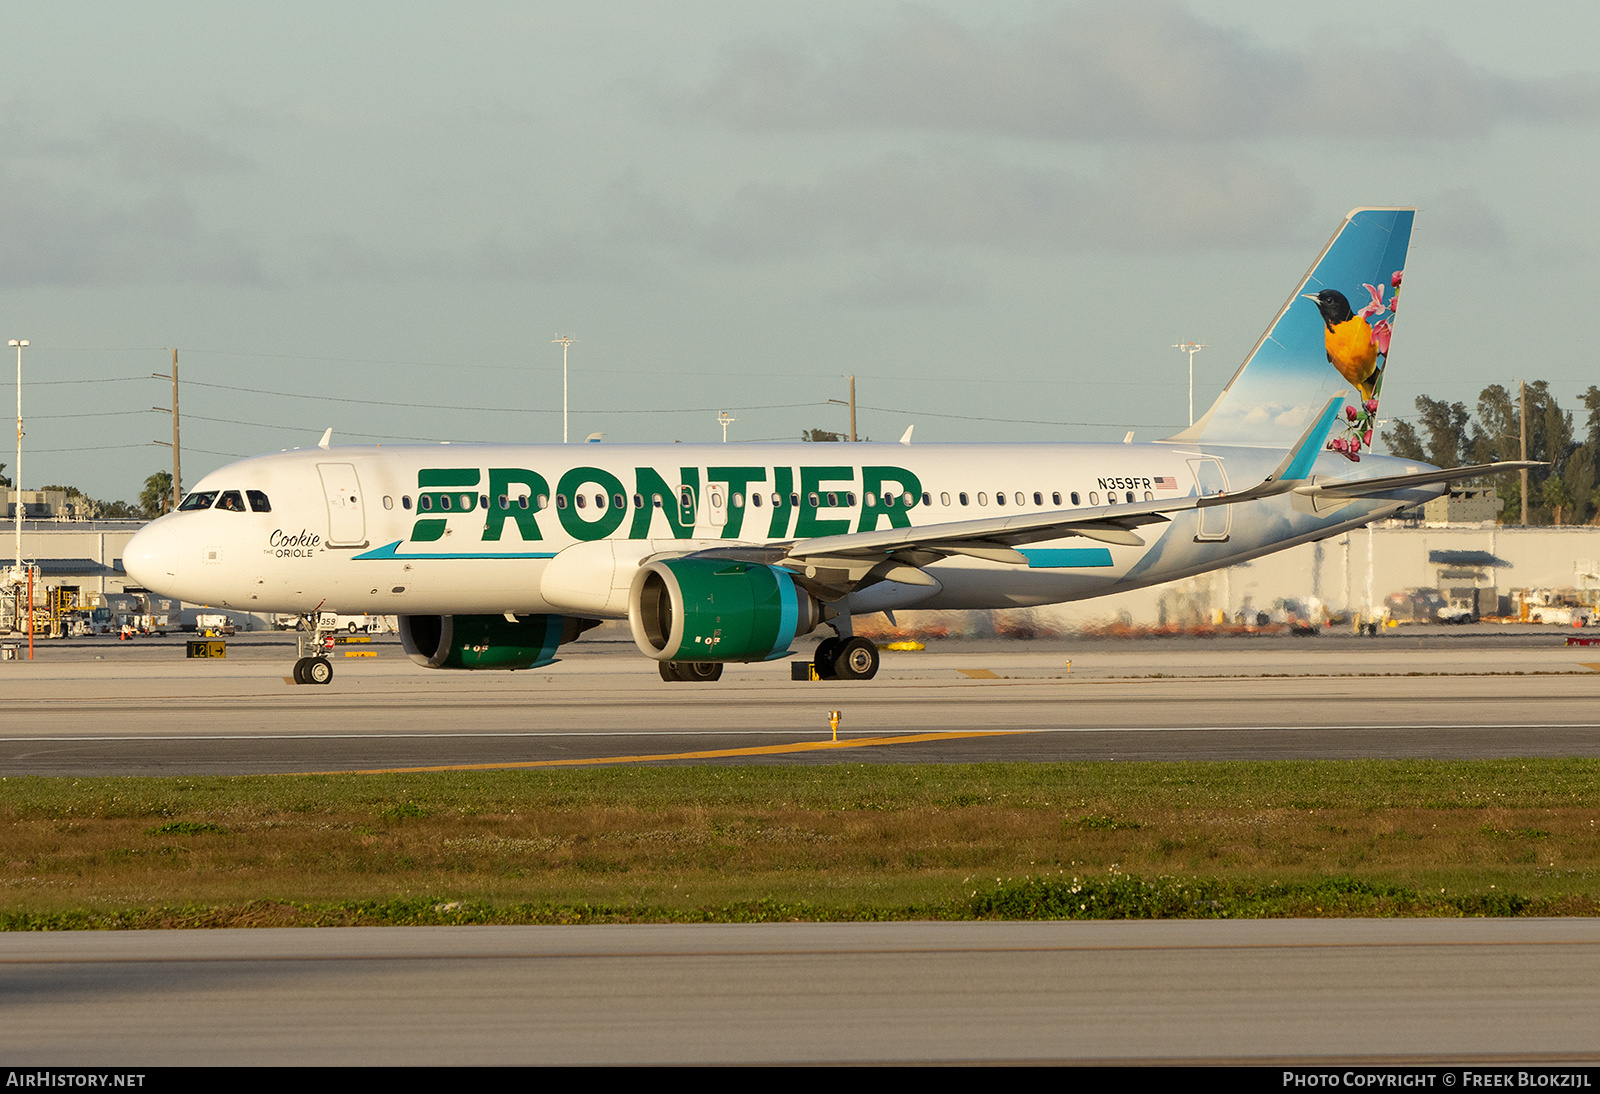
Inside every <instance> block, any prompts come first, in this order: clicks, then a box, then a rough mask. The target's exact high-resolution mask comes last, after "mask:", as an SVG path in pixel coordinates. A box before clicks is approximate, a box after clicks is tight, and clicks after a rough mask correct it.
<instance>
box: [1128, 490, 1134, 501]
mask: <svg viewBox="0 0 1600 1094" xmlns="http://www.w3.org/2000/svg"><path fill="white" fill-rule="evenodd" d="M1128 501H1129V502H1132V501H1133V491H1132V490H1129V491H1128Z"/></svg>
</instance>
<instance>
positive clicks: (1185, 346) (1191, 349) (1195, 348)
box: [1172, 342, 1206, 425]
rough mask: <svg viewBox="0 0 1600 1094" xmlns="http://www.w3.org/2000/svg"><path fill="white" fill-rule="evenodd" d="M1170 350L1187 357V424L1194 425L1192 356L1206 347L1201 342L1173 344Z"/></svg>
mask: <svg viewBox="0 0 1600 1094" xmlns="http://www.w3.org/2000/svg"><path fill="white" fill-rule="evenodd" d="M1172 348H1173V349H1175V350H1180V351H1182V352H1184V353H1187V354H1188V355H1189V424H1190V425H1194V355H1195V354H1196V353H1198V352H1199V351H1201V350H1203V349H1205V348H1206V347H1205V344H1204V343H1203V342H1175V343H1174V344H1173V346H1172Z"/></svg>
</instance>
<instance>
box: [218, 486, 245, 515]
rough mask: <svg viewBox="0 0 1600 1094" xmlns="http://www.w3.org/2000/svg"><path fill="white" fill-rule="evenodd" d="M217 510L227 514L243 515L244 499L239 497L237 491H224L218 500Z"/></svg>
mask: <svg viewBox="0 0 1600 1094" xmlns="http://www.w3.org/2000/svg"><path fill="white" fill-rule="evenodd" d="M217 508H218V509H220V510H222V511H223V512H225V513H242V512H244V498H242V497H240V496H239V491H237V490H224V491H223V492H222V496H221V497H220V498H218V499H217Z"/></svg>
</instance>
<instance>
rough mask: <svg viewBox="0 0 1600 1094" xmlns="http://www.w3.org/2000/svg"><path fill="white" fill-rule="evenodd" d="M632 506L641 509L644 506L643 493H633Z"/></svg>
mask: <svg viewBox="0 0 1600 1094" xmlns="http://www.w3.org/2000/svg"><path fill="white" fill-rule="evenodd" d="M633 507H634V508H635V509H643V508H644V495H643V494H635V495H634V496H633Z"/></svg>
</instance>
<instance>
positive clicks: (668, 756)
mask: <svg viewBox="0 0 1600 1094" xmlns="http://www.w3.org/2000/svg"><path fill="white" fill-rule="evenodd" d="M1022 732H1025V731H1024V730H1016V729H1002V730H972V731H968V732H964V733H908V734H905V735H903V736H898V737H858V738H856V739H855V740H849V741H796V742H795V743H794V744H787V745H757V746H754V747H752V748H715V749H708V750H706V751H704V752H662V753H658V754H656V755H653V756H592V757H590V758H588V759H583V760H522V761H514V762H511V763H498V764H450V765H447V766H443V767H374V768H368V769H366V770H362V771H302V772H299V774H302V775H409V774H412V773H420V772H426V771H503V770H507V769H510V768H518V767H580V766H583V765H586V764H640V763H650V762H652V761H655V760H712V759H720V758H722V757H724V756H778V755H783V754H784V753H790V752H820V751H823V750H825V749H830V748H873V747H877V746H879V745H911V744H923V743H925V742H928V741H959V740H961V739H963V738H965V737H1009V736H1013V735H1015V734H1017V733H1022Z"/></svg>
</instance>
